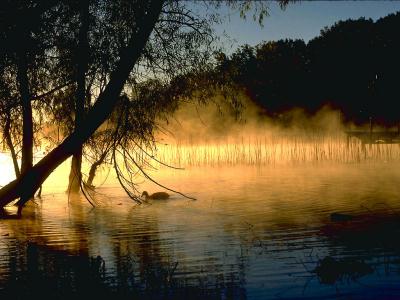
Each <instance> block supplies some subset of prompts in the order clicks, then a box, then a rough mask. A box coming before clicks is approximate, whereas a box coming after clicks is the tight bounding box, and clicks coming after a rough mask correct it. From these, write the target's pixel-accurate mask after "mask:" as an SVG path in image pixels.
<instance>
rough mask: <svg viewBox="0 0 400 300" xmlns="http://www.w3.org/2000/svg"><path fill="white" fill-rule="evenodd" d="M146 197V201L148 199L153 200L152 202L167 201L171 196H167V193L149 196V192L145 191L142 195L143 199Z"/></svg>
mask: <svg viewBox="0 0 400 300" xmlns="http://www.w3.org/2000/svg"><path fill="white" fill-rule="evenodd" d="M143 196H144V198H145V199H146V200H148V199H152V200H165V199H168V198H169V194H167V193H166V192H157V193H154V194H151V195H149V193H148V192H147V191H143V193H142V197H143Z"/></svg>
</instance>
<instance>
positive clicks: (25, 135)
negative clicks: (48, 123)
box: [17, 51, 33, 174]
mask: <svg viewBox="0 0 400 300" xmlns="http://www.w3.org/2000/svg"><path fill="white" fill-rule="evenodd" d="M18 56H19V57H18V66H17V69H18V70H17V81H18V89H19V94H20V97H21V98H20V103H21V106H22V158H21V174H24V173H26V172H27V171H28V170H29V169H30V168H32V165H33V121H32V105H31V99H30V93H29V80H28V66H27V61H26V52H25V51H21V53H20V54H19V55H18Z"/></svg>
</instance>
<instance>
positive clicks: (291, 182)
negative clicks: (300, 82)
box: [0, 136, 400, 299]
mask: <svg viewBox="0 0 400 300" xmlns="http://www.w3.org/2000/svg"><path fill="white" fill-rule="evenodd" d="M158 154H159V156H158V158H159V159H160V160H162V161H164V162H166V163H169V164H172V165H177V166H184V167H185V169H184V170H173V169H169V168H167V167H162V166H160V165H158V164H157V163H155V162H153V164H154V166H155V167H157V169H156V170H149V175H151V176H152V177H153V178H154V179H155V180H157V181H158V182H160V183H161V184H163V185H165V186H167V187H170V188H172V189H174V190H177V191H180V192H183V193H185V194H187V195H189V196H191V197H195V198H196V199H197V200H196V201H191V200H188V199H186V198H184V197H183V196H181V195H178V194H173V193H171V192H169V193H170V194H171V198H170V199H169V200H165V201H155V200H149V201H148V203H145V204H143V205H137V204H136V203H135V202H133V201H132V200H131V199H129V198H128V197H127V196H126V194H125V193H124V191H123V190H122V189H121V188H120V187H119V186H118V184H117V180H116V178H115V174H114V173H113V172H112V171H111V172H110V173H108V171H107V170H104V171H103V172H100V173H99V174H98V175H99V176H98V177H97V178H96V180H95V183H94V184H95V185H96V186H97V188H96V191H95V193H93V194H92V197H93V199H92V200H93V202H94V203H95V205H96V207H95V208H92V206H91V205H90V204H89V203H88V202H87V200H86V199H85V198H84V197H83V196H74V195H69V194H68V193H66V187H67V178H68V174H69V167H70V161H69V160H68V161H66V162H65V163H63V164H62V165H61V166H60V167H59V168H58V169H57V170H56V171H55V172H53V174H52V175H51V176H50V177H49V179H48V180H47V181H46V183H45V184H44V187H43V197H42V199H35V201H34V202H29V204H28V206H27V207H26V209H25V210H24V211H23V218H22V219H20V220H17V219H6V220H1V222H0V237H1V242H0V287H1V286H3V285H4V284H5V282H10V281H13V280H14V279H13V278H14V277H15V278H16V277H18V276H20V273H18V272H19V271H16V270H26V269H29V268H30V269H32V261H33V265H34V266H36V267H35V268H36V269H35V268H34V269H35V270H38V272H39V273H40V272H42V273H43V274H45V276H48V277H51V276H54V277H57V278H64V277H62V276H64V275H62V276H61V277H60V275H59V274H58V273H56V272H55V271H54V270H55V269H54V268H55V267H54V266H56V265H57V266H58V267H59V268H61V269H60V270H61V271H60V272H62V273H60V274H67V273H68V274H70V273H71V272H72V273H74V272H80V271H79V270H81V269H79V267H77V269H73V270H71V269H70V268H71V267H70V263H67V264H66V265H65V266H64V265H63V263H62V262H63V261H64V260H65V259H67V258H69V257H87V258H88V264H89V266H92V265H90V264H92V263H93V259H92V258H96V257H101V259H103V260H104V261H105V266H106V267H105V268H106V271H105V275H104V277H102V280H104V282H105V283H106V284H108V285H110V286H113V285H114V284H115V282H116V281H118V282H119V281H121V280H128V279H129V280H131V281H129V284H128V283H124V284H127V285H129V286H131V287H132V286H133V287H134V288H138V289H139V290H141V289H142V290H143V285H146V284H150V283H152V284H155V285H157V286H158V285H159V286H165V285H167V286H168V285H169V284H171V282H179V284H178V286H179V287H182V286H184V287H190V288H192V287H198V286H199V285H200V284H199V282H202V283H201V284H202V285H200V286H201V287H202V288H205V289H212V290H215V291H217V290H218V287H219V286H221V285H225V286H229V287H230V288H231V289H233V290H234V291H236V292H237V291H242V290H246V295H247V296H248V298H259V299H269V298H272V297H275V296H276V294H277V293H278V292H279V293H280V292H282V291H284V292H283V296H287V297H288V298H290V297H292V296H293V297H294V296H296V295H301V294H302V291H303V289H304V284H305V281H304V278H305V277H307V276H309V275H310V274H312V276H314V277H315V276H316V275H315V272H314V273H312V272H309V271H307V269H306V268H305V267H304V262H306V263H307V264H308V265H307V268H308V270H311V271H312V270H314V269H315V266H316V265H318V263H319V262H320V260H321V258H324V257H327V256H330V255H333V254H332V253H336V254H338V255H340V256H346V255H347V256H349V257H358V256H360V257H361V259H362V260H363V261H366V262H368V263H369V264H371V265H374V266H376V269H377V270H378V269H379V270H381V269H383V268H384V267H386V265H384V264H382V263H381V262H380V261H379V259H380V257H382V255H386V253H391V254H390V255H393V256H395V257H400V247H399V251H398V252H396V251H397V250H396V249H395V250H393V248H391V247H392V244H391V243H389V244H390V246H388V245H387V241H386V240H380V239H372V238H371V239H370V238H367V239H366V240H363V241H362V243H360V244H359V245H357V244H355V245H354V244H351V240H352V238H350V239H347V238H344V239H343V237H341V236H340V237H339V238H341V239H342V240H340V239H339V240H337V239H336V237H335V236H332V234H331V233H332V232H334V233H336V232H338V231H340V230H343V228H346V227H345V226H346V225H343V224H339V225H338V226H336V225H337V224H332V222H331V220H330V214H331V213H333V212H342V213H346V214H350V215H354V216H360V219H361V220H362V218H363V216H364V215H371V214H372V215H375V214H376V215H379V216H384V217H381V219H380V220H386V219H385V218H386V217H387V216H388V215H390V216H392V215H393V213H394V214H397V212H398V211H400V201H399V196H400V186H399V185H398V182H399V181H400V168H399V166H400V162H399V155H400V150H399V147H398V145H373V146H371V147H369V146H367V147H365V148H362V146H361V145H360V144H359V143H357V142H356V141H352V143H350V144H349V146H348V147H347V144H346V142H345V139H344V138H343V136H336V137H330V138H326V137H325V136H313V137H309V138H308V139H303V140H300V139H298V138H295V137H291V136H285V137H279V138H278V137H274V136H269V137H265V138H263V139H261V138H259V137H251V138H248V139H247V140H246V139H241V138H240V139H236V140H232V139H231V140H227V141H226V142H224V141H223V140H221V141H220V142H219V143H218V144H216V143H215V142H213V143H211V142H210V143H208V144H207V143H205V144H202V145H196V144H193V143H192V144H190V143H181V144H178V145H171V144H169V145H164V146H163V145H160V146H159V147H158ZM0 161H1V162H2V167H4V166H7V168H5V169H7V172H9V173H6V172H4V173H3V175H4V176H3V177H2V178H1V180H3V181H4V183H6V181H7V180H8V179H7V178H8V177H13V173H12V171H13V169H12V165H11V161H10V159H9V157H8V156H5V155H2V156H0ZM87 169H88V166H87V165H85V166H84V171H85V172H86V170H87ZM7 174H8V175H7ZM106 175H108V176H106ZM7 176H8V177H7ZM103 182H104V184H103V185H101V183H103ZM140 182H141V180H138V183H140ZM4 183H3V182H2V184H4ZM139 187H140V189H141V190H147V191H149V192H150V193H153V192H157V191H163V189H162V188H160V187H158V186H156V185H155V184H154V183H152V182H150V181H148V180H147V181H143V182H142V183H141V184H140V186H139ZM7 210H9V211H12V210H14V208H12V207H7ZM396 222H397V221H396ZM395 224H397V223H395ZM332 225H333V226H332ZM399 225H400V221H399V224H398V225H396V226H394V228H395V229H394V232H396V233H397V232H398V231H400V230H397V228H399V229H400V226H399ZM360 228H361V229H360ZM360 228H356V229H355V230H359V231H360V230H364V224H362V226H360ZM392 229H393V228H391V229H390V230H392ZM385 232H391V231H387V230H386V231H385ZM398 233H400V232H398ZM379 234H381V235H384V234H382V233H381V232H379ZM378 236H379V235H378ZM365 243H366V244H367V246H366V245H365ZM32 249H33V250H32ZM29 251H33V254H32V253H31V252H29ZM60 261H61V262H60ZM28 266H29V267H28ZM396 267H398V265H396ZM63 268H66V270H64V269H63ZM16 272H17V273H18V274H17V273H16ZM21 272H22V274H24V272H25V271H21ZM26 272H27V271H26ZM28 273H29V272H28ZM42 273H40V274H42ZM72 273H71V274H72ZM16 274H17V275H18V276H16ZM74 274H75V273H74ZM288 274H290V275H288ZM76 276H78V275H76ZM96 276H97V275H96ZM157 276H158V277H157ZM369 276H370V277H367V279H368V278H369V279H368V280H371V281H374V282H375V281H376V282H378V283H376V284H377V289H381V287H382V286H384V284H383V285H382V286H381V285H380V283H379V280H378V279H377V278H378V277H377V275H376V274H372V275H369ZM390 276H392V277H391V279H390V280H394V281H396V280H400V276H399V275H398V274H397V273H396V274H391V275H390ZM78 277H79V276H78ZM294 277H295V279H296V280H292V279H293V278H294ZM96 278H97V277H96ZM172 279H173V280H175V281H173V280H172ZM149 282H150V283H149ZM308 286H310V288H309V289H308V291H307V293H311V294H307V295H306V296H310V297H311V296H315V297H314V298H318V297H319V296H321V295H329V294H330V293H331V291H330V290H329V289H328V290H327V289H326V287H325V286H323V285H320V282H319V281H318V280H314V281H312V282H311V283H309V284H308ZM133 287H132V288H133ZM271 287H272V288H271ZM275 287H276V288H275ZM312 287H313V288H312ZM341 288H343V289H349V293H351V289H352V288H355V289H357V288H359V287H354V286H352V285H347V286H343V285H341ZM312 293H314V294H312ZM217 298H218V297H217Z"/></svg>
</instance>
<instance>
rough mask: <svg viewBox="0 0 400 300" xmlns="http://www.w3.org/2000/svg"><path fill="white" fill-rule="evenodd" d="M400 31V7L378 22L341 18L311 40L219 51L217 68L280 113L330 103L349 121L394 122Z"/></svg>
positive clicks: (399, 96) (271, 111)
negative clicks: (234, 50) (228, 53)
mask: <svg viewBox="0 0 400 300" xmlns="http://www.w3.org/2000/svg"><path fill="white" fill-rule="evenodd" d="M399 30H400V13H399V12H398V13H396V14H390V15H388V16H386V17H384V18H381V19H379V20H377V21H376V22H374V21H373V20H371V19H364V18H360V19H358V20H347V21H340V22H337V23H336V24H335V25H333V26H332V27H329V28H328V27H326V28H324V29H323V30H321V33H320V35H319V36H318V37H316V38H314V39H312V40H311V41H309V42H308V43H307V44H306V43H305V42H304V41H303V40H279V41H273V42H265V43H261V44H259V45H257V46H255V47H251V46H249V45H244V46H242V47H241V48H239V49H238V50H237V51H236V52H234V53H233V54H232V55H229V56H226V55H224V54H219V55H218V56H217V60H218V70H217V72H221V73H222V74H223V76H224V77H225V81H227V82H228V81H229V82H232V83H233V84H235V85H237V86H239V87H241V88H243V89H244V90H245V91H246V93H248V95H249V96H250V97H251V98H252V99H253V100H254V101H255V102H256V103H257V104H259V105H260V106H261V107H263V108H264V109H265V111H266V113H267V114H269V115H271V116H275V117H277V118H278V117H279V116H280V115H281V114H282V112H284V111H287V110H290V109H292V108H294V107H301V108H304V109H305V111H306V112H309V113H314V112H316V111H317V110H318V109H320V108H321V107H322V106H324V105H327V104H329V105H331V106H332V107H333V108H336V109H340V110H341V111H342V112H343V117H344V118H345V119H346V120H351V121H354V122H357V123H364V122H368V121H369V119H370V118H372V120H373V122H374V123H380V124H385V125H394V124H397V123H398V122H399V120H400V115H399V111H398V108H397V107H398V102H399V100H400V89H399V88H398V86H399V83H400V82H399V80H400V77H399V71H400V57H399V53H400V34H399Z"/></svg>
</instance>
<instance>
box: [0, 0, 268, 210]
mask: <svg viewBox="0 0 400 300" xmlns="http://www.w3.org/2000/svg"><path fill="white" fill-rule="evenodd" d="M11 2H12V1H8V2H7V3H11ZM17 2H18V3H19V1H17ZM27 3H28V2H27ZM224 3H225V4H227V5H228V6H229V7H233V8H237V9H239V10H241V11H246V10H249V9H250V8H252V7H254V8H255V9H256V10H255V12H256V14H257V15H258V17H259V18H260V19H262V17H263V16H264V15H265V14H266V12H267V10H266V3H265V2H257V1H256V2H252V1H226V2H224ZM72 5H75V7H76V8H78V9H77V10H76V11H77V13H71V14H66V13H65V11H66V9H67V10H68V9H69V8H71V7H72ZM196 5H203V7H202V9H200V10H198V13H196V8H195V6H196ZM221 5H222V4H221V2H215V1H198V2H186V1H178V0H175V1H173V0H170V1H161V0H149V1H139V0H137V1H135V0H130V1H128V0H119V1H111V0H87V1H63V0H59V1H56V0H54V1H44V2H43V1H29V7H28V9H26V7H24V9H21V8H20V7H18V6H13V5H11V6H7V5H6V6H5V7H6V10H4V8H3V11H2V12H1V13H2V15H12V16H14V18H8V19H7V20H6V22H5V23H4V24H2V28H1V30H2V31H7V34H6V35H1V39H2V41H1V42H2V44H4V45H6V44H8V43H9V42H15V41H16V40H18V37H20V33H21V30H22V32H23V33H24V35H25V36H27V37H31V36H35V35H34V32H35V30H36V29H37V28H41V26H45V28H46V30H47V31H46V32H47V33H48V36H46V37H45V36H43V37H42V36H41V35H38V37H41V38H43V39H46V41H47V45H46V49H45V50H46V56H45V57H46V61H44V62H42V63H43V64H48V65H49V66H51V67H50V68H49V69H48V70H51V76H50V77H49V76H43V77H40V78H38V79H39V80H42V81H41V83H42V84H41V85H38V86H42V87H43V90H44V92H43V95H45V97H47V98H50V100H49V101H48V102H47V105H49V106H50V107H51V108H54V107H55V106H56V105H57V106H58V107H64V106H68V105H69V106H70V105H71V104H70V103H71V102H72V103H75V105H74V107H75V121H74V122H75V126H74V128H73V130H72V131H71V132H70V133H69V134H68V135H67V136H66V137H65V138H64V140H63V141H62V142H61V143H60V144H59V145H57V146H56V147H55V148H54V149H53V150H51V151H50V152H49V153H48V154H47V155H46V156H45V157H44V158H43V159H41V160H40V161H39V162H38V163H36V164H35V165H34V166H32V167H30V168H29V169H28V170H27V171H26V172H24V173H23V174H21V176H19V177H18V178H17V179H16V180H14V181H12V182H10V183H9V184H7V185H6V186H4V187H3V188H2V189H0V206H5V205H7V204H8V203H10V202H12V201H14V200H16V199H18V198H19V201H18V202H17V204H18V205H19V207H22V206H23V205H24V204H25V203H26V201H28V200H29V199H30V198H31V197H32V196H33V195H34V193H35V191H36V190H37V189H38V188H39V186H40V185H41V184H42V183H43V182H44V181H45V180H46V178H47V177H48V176H49V175H50V174H51V173H52V172H53V171H54V169H55V168H57V167H58V166H59V165H60V164H61V163H62V162H63V161H65V160H66V159H67V158H68V157H70V156H72V155H78V156H79V155H80V149H81V147H82V146H83V145H84V143H85V142H87V141H88V140H89V139H90V137H91V136H93V135H94V134H95V132H96V130H97V129H98V128H99V127H100V126H101V125H102V124H104V122H106V121H107V120H108V119H109V117H110V116H111V114H112V112H113V109H114V108H115V106H116V105H117V103H118V101H119V99H121V95H124V94H125V95H126V94H128V93H129V92H130V91H131V90H132V86H134V85H135V84H137V83H138V82H143V81H145V80H146V79H148V78H153V79H154V78H158V79H159V80H161V81H163V82H168V81H169V80H170V79H171V78H173V77H175V78H176V77H177V76H178V75H180V74H185V73H188V72H190V71H191V70H196V69H198V67H199V66H200V65H201V64H202V63H203V62H205V61H207V60H208V59H209V58H210V54H211V51H212V50H213V49H212V47H211V44H212V42H213V40H214V35H213V31H212V26H211V25H212V23H213V22H215V21H218V20H220V19H219V18H218V14H215V13H213V10H209V11H208V13H204V12H207V9H209V8H210V7H211V8H219V7H221ZM7 9H9V10H10V11H7ZM22 18H24V19H22ZM44 20H46V22H44ZM86 22H87V23H86ZM91 24H93V25H91ZM16 28H17V29H18V30H17V29H16ZM3 29H4V30H3ZM76 33H78V34H76ZM68 40H70V41H71V42H72V43H73V44H74V45H77V47H78V48H77V49H78V55H77V56H75V59H72V60H70V61H68V60H67V63H70V66H69V68H68V67H67V68H65V61H64V57H63V55H62V54H63V52H62V49H65V47H61V46H60V44H59V42H60V41H68ZM14 45H18V44H17V43H14ZM63 46H65V45H63ZM16 47H17V48H16V49H15V50H16V53H22V54H24V53H25V52H24V47H23V46H21V47H20V48H19V47H18V46H16ZM81 51H83V53H80V52H81ZM86 51H87V53H86ZM79 54H82V57H80V56H79ZM22 57H23V56H22ZM29 60H30V61H28V63H31V65H32V66H38V64H39V63H41V61H40V60H39V59H38V57H36V56H33V57H29ZM32 62H33V63H32ZM20 63H21V64H22V65H21V70H22V71H24V70H25V69H24V61H22V62H20ZM61 64H63V65H64V66H63V67H60V70H61V69H62V70H65V69H69V70H73V71H72V72H71V73H72V74H74V75H75V76H74V78H73V79H74V83H73V87H72V88H71V86H70V85H69V83H68V81H66V80H64V79H65V72H62V71H59V69H58V67H59V66H60V65H61ZM25 67H26V66H25ZM21 76H22V77H23V76H25V75H24V74H18V71H17V74H16V76H15V77H18V78H20V81H21V80H22V81H23V80H24V78H22V77H21ZM89 79H91V80H92V81H90V83H89ZM60 83H61V84H60ZM23 88H24V87H23V86H21V89H23ZM68 91H72V92H71V93H69V92H68ZM83 91H85V95H84V96H83ZM25 92H26V91H22V90H21V91H20V94H21V97H22V98H24V97H25V96H26V97H25V98H30V97H31V96H32V93H31V92H28V95H26V93H25ZM63 95H64V97H62V96H63ZM68 95H73V96H71V99H70V103H69V104H68V103H66V102H65V98H68ZM65 96H67V97H65ZM154 97H160V95H159V94H156V95H154ZM60 98H63V99H64V101H59V99H60ZM82 99H85V100H84V102H85V103H87V104H86V111H84V113H83V114H82V115H83V118H81V119H80V120H77V118H78V119H79V117H77V111H78V110H79V109H82V105H81V103H82ZM172 99H173V97H172ZM152 100H153V101H156V100H157V99H152ZM23 101H25V100H23ZM25 102H27V101H25ZM129 105H131V106H135V102H134V101H131V102H130V104H129ZM145 108H146V106H144V109H145ZM23 115H24V114H23ZM136 124H138V125H140V123H136ZM24 126H25V125H24ZM28 127H29V124H28ZM23 131H24V132H23V139H24V138H27V139H28V138H30V129H29V128H26V130H23ZM138 132H140V131H138ZM25 134H26V135H28V136H25ZM121 139H123V135H121ZM24 147H25V145H23V148H24ZM26 147H29V145H26ZM23 151H29V149H23Z"/></svg>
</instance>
